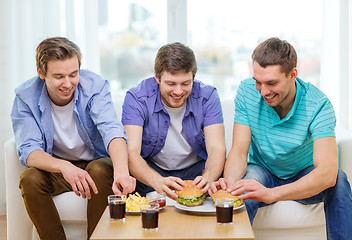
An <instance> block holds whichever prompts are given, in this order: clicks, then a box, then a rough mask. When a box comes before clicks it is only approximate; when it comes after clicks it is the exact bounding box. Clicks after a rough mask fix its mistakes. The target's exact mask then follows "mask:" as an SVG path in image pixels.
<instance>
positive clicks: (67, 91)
mask: <svg viewBox="0 0 352 240" xmlns="http://www.w3.org/2000/svg"><path fill="white" fill-rule="evenodd" d="M61 91H63V92H64V93H68V92H69V91H71V89H68V90H66V91H64V90H61Z"/></svg>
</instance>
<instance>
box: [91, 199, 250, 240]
mask: <svg viewBox="0 0 352 240" xmlns="http://www.w3.org/2000/svg"><path fill="white" fill-rule="evenodd" d="M90 239H91V240H102V239H167V240H173V239H175V240H176V239H182V240H187V239H207V240H210V239H214V240H215V239H237V240H238V239H243V240H244V239H254V234H253V230H252V227H251V225H250V222H249V218H248V214H247V211H246V208H245V207H243V208H241V209H238V210H235V211H234V215H233V224H231V225H218V224H216V216H215V214H214V215H204V214H194V213H193V214H191V213H190V212H185V211H182V210H178V209H176V208H175V207H173V206H167V207H165V209H162V210H161V211H160V213H159V229H158V230H157V231H144V230H142V222H141V216H140V215H139V214H133V215H130V214H127V215H126V221H125V222H117V221H110V218H109V209H108V207H107V208H106V209H105V211H104V214H103V215H102V217H101V219H100V221H99V223H98V225H97V227H96V228H95V230H94V232H93V234H92V236H91V238H90Z"/></svg>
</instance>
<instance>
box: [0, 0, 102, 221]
mask: <svg viewBox="0 0 352 240" xmlns="http://www.w3.org/2000/svg"><path fill="white" fill-rule="evenodd" d="M0 30H1V37H0V41H1V42H0V63H1V64H0V72H1V74H0V89H1V94H0V102H1V104H0V106H1V108H0V152H1V154H0V215H2V214H5V213H6V201H5V198H6V196H5V184H4V183H5V176H4V175H5V173H4V154H3V152H4V143H5V141H6V140H7V139H9V138H11V137H12V136H13V133H12V126H11V120H10V111H11V107H12V102H13V99H14V88H15V87H17V86H18V85H20V84H21V83H22V82H24V81H26V80H27V79H29V78H31V77H33V76H35V75H36V65H35V48H36V47H37V45H38V44H39V43H40V42H41V41H42V40H43V39H45V38H47V37H54V36H64V37H68V38H69V39H70V40H72V41H73V42H75V43H77V44H78V45H79V46H80V48H81V51H82V55H83V59H82V68H89V69H91V70H93V71H95V72H97V73H99V72H100V66H99V64H100V61H99V44H98V0H25V1H23V0H1V1H0Z"/></svg>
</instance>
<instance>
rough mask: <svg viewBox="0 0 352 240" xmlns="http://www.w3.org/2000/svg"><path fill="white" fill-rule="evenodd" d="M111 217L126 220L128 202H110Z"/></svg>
mask: <svg viewBox="0 0 352 240" xmlns="http://www.w3.org/2000/svg"><path fill="white" fill-rule="evenodd" d="M109 210H110V219H111V220H124V219H125V217H126V202H125V201H113V202H110V203H109Z"/></svg>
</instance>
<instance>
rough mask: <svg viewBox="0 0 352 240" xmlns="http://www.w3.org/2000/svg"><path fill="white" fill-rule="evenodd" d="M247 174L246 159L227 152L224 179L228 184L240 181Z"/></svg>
mask: <svg viewBox="0 0 352 240" xmlns="http://www.w3.org/2000/svg"><path fill="white" fill-rule="evenodd" d="M246 172H247V158H245V157H244V156H243V157H241V156H240V155H237V154H234V153H233V152H232V151H230V152H229V155H228V157H227V160H226V162H225V168H224V178H225V180H226V181H227V182H228V184H233V183H235V182H237V181H238V180H240V179H242V178H243V177H244V176H245V175H246Z"/></svg>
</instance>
